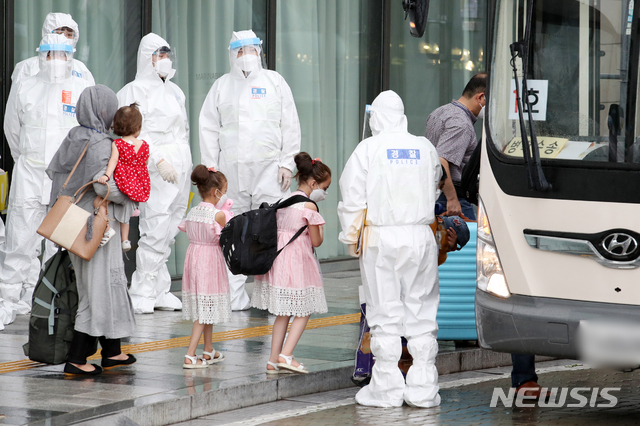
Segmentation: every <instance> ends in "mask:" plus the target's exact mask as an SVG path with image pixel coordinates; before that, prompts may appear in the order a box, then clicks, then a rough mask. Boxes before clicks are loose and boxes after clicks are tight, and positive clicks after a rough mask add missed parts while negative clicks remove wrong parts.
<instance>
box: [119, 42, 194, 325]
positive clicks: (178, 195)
mask: <svg viewBox="0 0 640 426" xmlns="http://www.w3.org/2000/svg"><path fill="white" fill-rule="evenodd" d="M161 47H167V48H169V44H168V43H167V42H166V41H165V40H164V39H163V38H162V37H160V36H158V35H156V34H153V33H150V34H147V35H146V36H144V37H143V38H142V40H141V41H140V47H139V49H138V71H137V73H136V78H135V80H134V81H132V82H131V83H129V84H127V85H126V86H124V87H123V88H122V89H121V90H120V91H119V92H118V104H119V105H120V106H121V107H122V106H125V105H130V104H132V103H133V102H137V103H138V105H139V109H140V112H141V113H142V117H143V120H142V131H141V133H140V136H139V139H143V140H145V141H146V142H147V143H148V144H149V150H150V156H149V177H150V178H151V194H150V196H149V200H148V201H147V202H146V203H141V204H140V240H139V241H138V249H137V251H136V271H135V272H134V273H133V277H132V278H131V288H130V289H129V294H130V295H131V301H132V302H133V308H134V310H135V312H136V313H153V309H154V307H155V308H158V309H182V302H181V301H180V299H178V298H177V297H175V296H174V295H173V294H171V293H170V292H169V290H170V288H171V276H170V275H169V270H168V269H167V260H168V259H169V255H170V254H171V248H170V247H169V246H170V245H171V244H173V242H174V238H175V236H176V235H177V234H178V232H179V231H178V225H179V224H180V221H181V220H182V218H183V216H184V214H185V211H186V209H187V203H188V201H189V187H190V184H191V181H190V175H191V149H190V147H189V122H188V119H187V109H186V107H185V96H184V93H183V92H182V90H181V89H180V88H179V87H178V86H177V85H176V84H174V83H172V82H171V81H170V79H171V77H172V76H173V74H174V73H175V70H171V72H169V73H168V74H166V77H165V78H164V80H163V79H162V78H160V76H159V74H158V72H156V68H155V66H154V62H153V59H152V58H153V55H154V52H156V51H157V50H158V49H160V48H161ZM156 55H157V53H156ZM158 56H159V55H158ZM163 159H165V160H164V161H163ZM171 166H173V167H171ZM167 167H168V168H169V169H175V172H177V177H176V176H174V178H173V179H171V178H168V175H166V174H165V171H164V170H165V168H167ZM163 175H164V178H163ZM167 178H168V179H169V180H172V181H173V180H175V182H176V183H172V182H168V181H165V179H167Z"/></svg>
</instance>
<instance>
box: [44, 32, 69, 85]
mask: <svg viewBox="0 0 640 426" xmlns="http://www.w3.org/2000/svg"><path fill="white" fill-rule="evenodd" d="M38 56H39V60H40V73H39V74H40V76H41V77H43V78H44V79H45V80H46V81H48V82H52V83H56V82H59V81H63V80H66V79H68V78H71V71H72V70H73V46H72V45H71V40H69V39H67V38H66V37H65V36H64V35H61V34H50V35H48V36H46V37H45V38H43V39H42V42H41V43H40V47H38Z"/></svg>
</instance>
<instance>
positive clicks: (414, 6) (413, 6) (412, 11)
mask: <svg viewBox="0 0 640 426" xmlns="http://www.w3.org/2000/svg"><path fill="white" fill-rule="evenodd" d="M402 8H403V9H404V19H405V21H406V20H407V17H409V32H410V33H411V35H412V36H413V37H418V38H420V37H422V35H423V34H424V29H425V27H426V26H427V15H428V14H429V0H402Z"/></svg>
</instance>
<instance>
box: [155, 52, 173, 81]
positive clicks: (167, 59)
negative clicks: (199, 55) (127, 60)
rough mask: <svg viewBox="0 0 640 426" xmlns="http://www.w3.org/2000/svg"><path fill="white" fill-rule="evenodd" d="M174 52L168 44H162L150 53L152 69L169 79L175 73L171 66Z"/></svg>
mask: <svg viewBox="0 0 640 426" xmlns="http://www.w3.org/2000/svg"><path fill="white" fill-rule="evenodd" d="M174 56H175V52H174V51H173V50H172V49H171V48H169V47H168V46H162V47H160V48H159V49H157V50H156V51H155V52H153V54H152V55H151V61H152V63H153V67H154V70H155V72H156V74H158V76H159V77H160V78H163V79H165V80H170V79H171V78H173V76H174V75H175V74H176V70H175V69H174V68H173V59H174Z"/></svg>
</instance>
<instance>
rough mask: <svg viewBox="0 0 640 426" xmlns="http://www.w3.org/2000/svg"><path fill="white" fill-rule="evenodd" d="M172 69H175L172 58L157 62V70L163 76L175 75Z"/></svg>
mask: <svg viewBox="0 0 640 426" xmlns="http://www.w3.org/2000/svg"><path fill="white" fill-rule="evenodd" d="M172 71H174V70H173V63H172V62H171V59H169V58H164V59H160V60H159V61H158V62H156V72H157V73H158V75H159V76H160V77H162V78H166V77H173V74H172V73H171V72H172ZM174 73H175V71H174ZM169 74H171V75H169Z"/></svg>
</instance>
